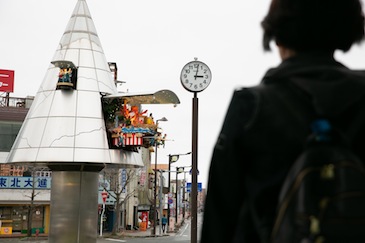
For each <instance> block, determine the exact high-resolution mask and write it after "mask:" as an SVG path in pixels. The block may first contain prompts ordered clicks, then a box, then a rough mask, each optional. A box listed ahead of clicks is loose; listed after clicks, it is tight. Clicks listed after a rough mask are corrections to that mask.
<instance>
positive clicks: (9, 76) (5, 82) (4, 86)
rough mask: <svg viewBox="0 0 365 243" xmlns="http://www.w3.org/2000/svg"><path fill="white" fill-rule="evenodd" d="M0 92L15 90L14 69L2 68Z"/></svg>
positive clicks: (0, 72) (0, 71)
mask: <svg viewBox="0 0 365 243" xmlns="http://www.w3.org/2000/svg"><path fill="white" fill-rule="evenodd" d="M0 92H7V93H12V92H14V71H13V70H4V69H0Z"/></svg>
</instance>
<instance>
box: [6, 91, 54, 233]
mask: <svg viewBox="0 0 365 243" xmlns="http://www.w3.org/2000/svg"><path fill="white" fill-rule="evenodd" d="M32 101H33V97H26V98H10V97H9V96H8V95H7V96H0V104H1V106H0V138H1V139H0V194H1V197H0V221H1V228H0V229H1V231H0V233H1V234H11V233H26V231H27V223H28V218H29V215H30V216H31V218H32V228H33V230H34V231H35V229H39V230H40V232H42V233H43V232H45V233H47V232H48V226H49V223H48V222H49V212H50V206H49V202H50V190H49V188H50V172H48V171H47V172H45V171H42V170H39V171H34V172H35V173H34V176H35V177H36V178H37V179H39V180H40V181H41V183H33V178H32V173H29V172H30V171H29V169H28V167H27V166H26V165H13V164H4V162H5V160H6V157H7V154H8V152H9V151H10V149H11V146H12V145H13V143H14V140H15V138H16V136H17V134H18V132H19V129H20V127H21V125H22V123H23V120H24V118H25V116H26V115H27V112H28V110H29V107H30V105H31V104H32ZM41 178H42V179H43V180H42V179H41ZM48 180H49V181H48ZM32 194H33V198H34V200H32V199H31V198H32ZM32 201H33V202H32ZM31 205H32V213H30V208H31Z"/></svg>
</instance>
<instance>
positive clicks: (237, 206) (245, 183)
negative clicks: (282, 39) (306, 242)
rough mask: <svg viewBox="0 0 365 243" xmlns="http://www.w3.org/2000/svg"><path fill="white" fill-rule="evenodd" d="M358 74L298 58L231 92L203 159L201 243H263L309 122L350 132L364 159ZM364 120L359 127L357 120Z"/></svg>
mask: <svg viewBox="0 0 365 243" xmlns="http://www.w3.org/2000/svg"><path fill="white" fill-rule="evenodd" d="M364 114H365V72H360V71H352V70H349V69H348V68H346V67H345V66H343V65H342V64H340V63H338V62H336V61H335V60H334V59H333V58H332V56H329V55H318V54H311V55H300V56H296V57H293V58H290V59H287V60H285V61H283V62H282V63H281V64H280V65H279V66H278V67H277V68H274V69H270V70H269V71H268V72H267V73H266V74H265V76H264V78H263V80H262V82H261V84H260V85H258V86H256V87H253V88H243V89H240V90H237V91H235V92H234V94H233V97H232V100H231V103H230V106H229V109H228V111H227V114H226V117H225V121H224V124H223V127H222V130H221V133H220V135H219V138H218V141H217V143H216V145H215V148H214V152H213V157H212V161H211V167H210V173H209V183H208V194H207V198H206V204H205V209H204V222H203V230H202V239H201V240H202V241H201V243H214V242H219V243H229V242H244V243H246V242H250V243H251V242H252V243H258V242H268V239H269V237H270V234H271V229H272V225H273V220H274V217H275V211H276V208H277V200H278V194H279V190H280V187H281V185H282V182H283V180H284V178H285V176H286V173H287V172H288V169H289V168H290V166H291V164H292V163H293V162H294V161H295V159H296V157H297V156H298V155H299V153H300V152H301V150H302V148H303V145H304V142H305V140H306V137H307V136H308V135H309V132H310V130H309V129H310V125H309V124H310V122H311V121H312V120H313V119H314V118H316V117H323V118H328V119H330V120H331V122H332V123H333V124H334V125H335V126H337V127H339V128H340V129H342V130H343V131H344V132H346V133H347V132H349V133H351V134H353V135H352V136H351V140H352V141H351V145H352V148H353V149H354V151H355V153H356V154H357V155H358V156H359V157H360V158H361V159H362V160H363V161H365V149H364V148H363V147H362V146H363V144H365V124H364V126H359V125H356V126H352V124H353V121H354V120H357V119H360V118H358V117H359V116H364ZM364 123H365V122H364Z"/></svg>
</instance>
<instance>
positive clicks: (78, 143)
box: [7, 0, 143, 166]
mask: <svg viewBox="0 0 365 243" xmlns="http://www.w3.org/2000/svg"><path fill="white" fill-rule="evenodd" d="M65 63H66V64H70V63H71V66H72V67H73V66H74V67H77V86H76V89H70V90H63V89H57V87H58V86H57V85H58V84H59V81H60V80H59V74H60V65H64V64H65ZM69 66H70V65H69ZM69 66H68V67H69ZM116 93H117V90H116V86H115V84H114V79H113V77H112V73H111V71H110V69H109V65H108V62H107V61H106V58H105V55H104V52H103V48H102V46H101V43H100V40H99V37H98V35H97V32H96V29H95V26H94V23H93V20H92V18H91V15H90V11H89V9H88V6H87V3H86V1H85V0H78V2H77V4H76V7H75V9H74V11H73V13H72V16H71V18H70V20H69V22H68V25H67V27H66V30H65V32H64V34H63V36H62V38H61V41H60V43H59V45H58V47H57V50H56V52H55V54H54V57H53V59H52V60H51V64H50V66H49V68H48V70H47V72H46V75H45V77H44V79H43V82H42V84H41V86H40V88H39V90H38V92H37V94H36V96H35V99H34V102H33V104H32V106H31V108H30V110H29V112H28V114H27V117H26V119H25V121H24V123H23V126H22V128H21V129H20V132H19V134H18V136H17V138H16V141H15V142H14V145H13V147H12V149H11V151H10V153H9V156H8V160H7V161H8V162H11V163H16V162H19V163H24V162H26V163H28V162H36V163H45V164H49V163H75V162H76V163H111V164H121V163H122V164H124V165H125V166H129V165H130V166H142V165H143V164H142V160H141V156H140V155H139V154H138V153H134V152H128V151H122V150H116V149H109V146H108V140H107V135H106V134H107V133H106V128H105V122H104V118H103V112H102V106H101V96H102V94H116Z"/></svg>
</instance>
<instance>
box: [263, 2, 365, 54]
mask: <svg viewBox="0 0 365 243" xmlns="http://www.w3.org/2000/svg"><path fill="white" fill-rule="evenodd" d="M361 7H362V6H361V3H360V0H272V2H271V5H270V9H269V12H268V14H267V15H266V17H265V18H264V20H263V21H262V22H261V26H262V28H263V29H264V36H263V46H264V49H265V50H267V51H269V50H270V42H271V41H272V40H274V41H276V43H277V44H279V45H282V46H284V47H287V48H290V49H293V50H294V51H297V52H302V51H334V50H336V49H340V50H343V51H345V52H346V51H348V50H349V49H350V48H351V46H352V44H354V43H356V42H361V41H362V40H363V38H364V15H363V12H362V8H361Z"/></svg>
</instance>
